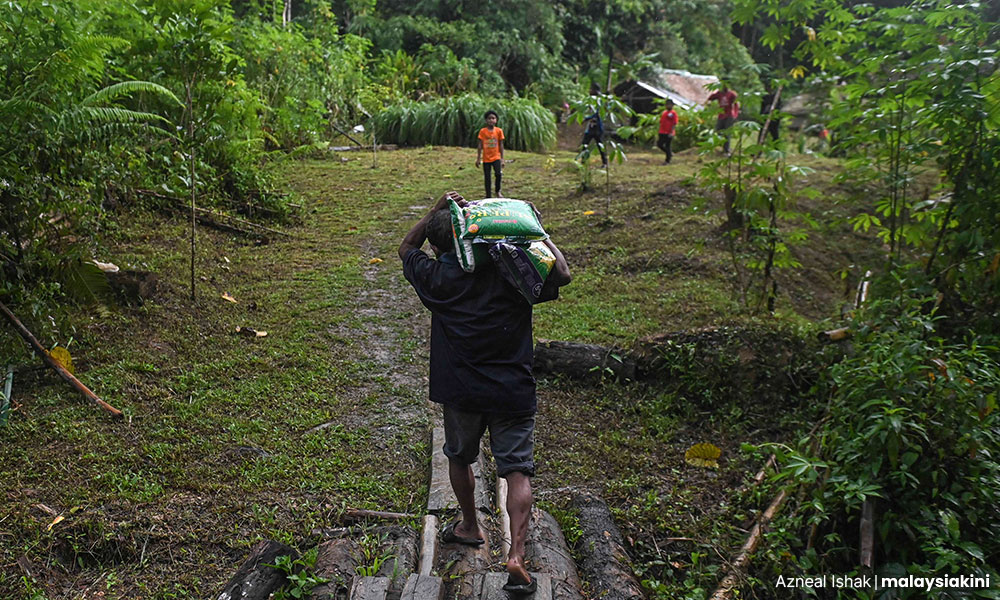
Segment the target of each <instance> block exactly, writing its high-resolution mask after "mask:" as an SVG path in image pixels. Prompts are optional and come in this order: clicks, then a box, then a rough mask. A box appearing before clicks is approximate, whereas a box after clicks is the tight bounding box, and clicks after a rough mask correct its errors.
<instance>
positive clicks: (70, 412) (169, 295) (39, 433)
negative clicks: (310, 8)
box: [0, 147, 867, 599]
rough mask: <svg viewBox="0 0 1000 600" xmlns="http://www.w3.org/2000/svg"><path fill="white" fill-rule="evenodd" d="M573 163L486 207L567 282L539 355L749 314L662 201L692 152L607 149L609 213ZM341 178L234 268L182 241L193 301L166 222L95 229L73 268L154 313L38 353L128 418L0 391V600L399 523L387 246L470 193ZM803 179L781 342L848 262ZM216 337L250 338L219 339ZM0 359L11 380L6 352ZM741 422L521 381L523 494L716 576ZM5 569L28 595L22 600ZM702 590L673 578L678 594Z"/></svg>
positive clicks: (422, 348)
mask: <svg viewBox="0 0 1000 600" xmlns="http://www.w3.org/2000/svg"><path fill="white" fill-rule="evenodd" d="M571 156H572V154H571V153H570V152H566V151H562V152H555V153H552V154H550V155H542V154H528V153H521V152H508V155H507V157H508V158H509V159H513V162H511V163H510V164H508V165H507V166H506V167H505V173H504V192H505V194H506V195H508V196H510V197H515V198H521V199H525V200H531V201H533V202H534V203H535V204H536V205H537V206H538V208H539V209H540V210H541V211H542V213H543V215H544V222H545V225H546V228H547V229H548V231H549V232H550V233H551V234H552V237H553V239H554V240H555V241H556V243H557V244H558V245H559V247H560V248H561V249H563V251H564V252H565V254H566V256H567V258H568V260H569V263H570V267H571V269H572V271H573V274H574V282H573V284H572V285H571V286H569V287H567V288H565V289H564V290H563V292H562V294H561V299H560V300H559V301H558V302H553V303H549V304H544V305H541V306H539V307H537V309H536V310H535V334H536V336H537V337H540V338H548V339H560V340H574V341H583V342H591V343H597V344H605V345H616V346H629V345H630V344H632V343H634V342H635V341H636V340H639V339H641V338H644V337H647V336H651V335H655V334H659V333H663V332H668V331H677V330H688V329H693V328H698V327H703V326H710V325H715V324H720V323H733V322H741V321H743V320H746V319H748V318H749V316H748V315H747V314H745V313H744V312H743V311H741V309H740V307H739V305H738V303H737V302H736V300H735V296H734V293H733V282H732V278H731V273H730V269H729V266H728V265H729V260H730V259H729V257H728V254H727V251H726V249H725V244H724V243H723V242H722V240H721V238H720V236H719V232H718V225H719V223H720V222H721V217H720V215H719V214H718V212H717V209H718V208H719V207H718V200H717V199H716V198H714V197H712V196H711V195H708V197H707V199H706V200H703V201H700V200H699V198H701V197H702V196H705V194H703V193H702V192H700V191H699V190H698V189H697V188H696V187H693V186H691V185H689V184H688V183H686V181H687V179H688V178H689V177H690V176H692V175H693V174H694V172H695V171H696V170H697V168H698V158H697V156H696V155H695V154H693V153H691V152H686V153H681V154H679V155H678V156H677V159H676V160H675V163H674V164H672V165H670V166H669V167H664V166H663V165H661V164H660V162H662V159H661V157H660V155H659V154H657V153H654V152H652V151H646V150H642V149H634V148H633V149H631V150H630V159H629V161H628V162H626V163H625V164H623V165H614V166H613V167H612V172H611V183H610V189H611V194H612V196H613V198H612V202H611V204H610V207H611V208H610V213H608V212H607V211H606V206H607V200H606V196H605V189H604V187H603V183H604V180H603V177H595V180H594V181H595V183H599V184H601V185H599V186H598V188H597V189H596V190H594V191H591V192H588V193H586V194H582V195H581V194H578V193H577V192H576V188H577V183H578V182H577V180H576V179H575V175H574V174H573V173H572V172H570V171H560V170H559V169H560V165H561V164H563V163H565V162H566V161H568V160H569V158H570V157H571ZM344 157H345V158H347V159H348V160H347V161H346V162H341V161H340V160H337V159H333V160H310V161H300V162H290V163H288V164H286V165H285V166H284V167H283V177H284V179H285V180H286V181H287V185H288V189H289V190H290V191H291V192H292V193H293V194H294V196H295V199H296V202H299V203H301V204H302V205H303V206H304V208H303V210H302V212H301V214H300V215H299V217H298V221H297V222H296V223H293V224H291V225H287V226H285V227H286V229H288V231H290V232H291V233H292V234H293V237H291V238H289V239H282V238H276V239H275V240H273V241H272V242H271V243H270V244H267V245H263V246H257V245H254V244H253V243H251V242H250V241H248V240H246V239H242V238H238V237H233V236H229V235H224V234H220V233H218V232H214V231H211V230H208V229H200V230H199V233H198V238H197V241H198V254H197V258H196V271H197V276H198V279H197V297H196V299H195V300H194V301H191V300H190V298H189V289H188V285H189V280H188V272H187V266H188V263H187V261H188V254H187V251H188V250H187V248H188V246H187V244H188V242H187V223H186V222H185V221H184V220H183V219H163V218H161V217H159V216H157V215H152V216H151V215H150V214H149V213H147V212H145V211H143V210H141V209H140V208H138V207H133V208H132V209H129V212H125V213H123V214H120V215H118V218H119V219H120V220H121V222H122V227H121V229H120V230H118V231H117V232H116V234H115V235H116V237H115V239H114V240H105V241H104V247H103V253H102V256H100V257H97V258H99V259H102V260H111V261H113V262H115V263H117V264H119V265H120V266H122V267H123V268H129V267H134V268H144V269H150V270H153V271H155V272H156V273H157V274H158V275H159V277H160V279H161V286H160V287H161V291H160V293H159V294H158V296H157V298H156V299H155V300H154V301H153V302H151V303H149V304H147V305H146V306H143V307H139V308H120V307H113V308H111V309H110V311H107V314H103V315H102V314H100V313H98V312H96V311H93V310H89V309H86V308H75V309H73V310H71V311H70V313H69V316H68V318H59V319H57V323H59V329H58V331H57V332H56V333H54V334H51V333H50V335H49V336H47V338H48V339H45V340H44V341H43V343H46V344H52V343H54V342H62V343H66V342H67V340H68V339H69V338H70V337H72V339H73V344H72V345H71V347H70V349H71V351H72V353H73V355H74V359H75V360H77V361H78V362H79V363H80V365H81V367H80V368H79V369H78V375H79V377H80V378H81V380H82V381H83V382H84V383H85V384H87V385H89V386H90V387H91V388H92V389H93V390H94V391H95V392H97V393H98V394H99V395H101V396H102V397H103V398H104V399H105V400H107V401H108V402H110V403H111V404H113V405H115V406H117V407H119V408H121V409H122V410H123V411H125V413H126V419H125V420H123V421H112V420H111V419H109V418H108V416H107V415H106V414H105V413H103V412H101V411H100V410H99V409H97V408H95V407H94V406H91V405H89V404H87V403H86V402H85V401H84V400H82V399H81V398H80V397H79V396H77V395H76V394H75V393H74V392H73V391H72V390H70V389H69V388H68V387H67V386H65V385H64V384H63V383H62V382H61V381H59V380H57V379H56V378H55V377H53V376H52V375H50V374H48V373H45V372H32V373H29V374H24V375H19V376H18V378H17V379H16V380H15V383H14V398H15V401H16V403H17V405H18V406H19V409H18V410H17V411H16V412H14V413H13V414H12V417H11V423H10V425H9V426H8V427H6V428H3V429H2V430H0V488H2V489H3V490H4V493H2V494H0V597H3V598H28V597H31V593H32V592H30V591H29V590H32V589H34V590H43V591H44V593H45V594H47V597H49V598H51V599H54V598H74V597H78V594H79V593H81V592H80V590H83V589H85V588H87V586H90V585H92V584H93V583H94V582H95V581H100V582H101V583H100V586H101V587H102V588H103V591H104V592H105V598H139V597H142V598H146V599H167V598H204V597H208V596H211V595H212V594H214V593H217V592H218V590H219V589H221V586H222V585H223V584H224V583H225V581H226V580H227V579H228V578H229V577H230V576H231V575H232V574H233V573H234V572H235V570H236V568H237V567H238V563H239V562H240V561H241V560H242V557H243V556H245V554H246V551H247V548H249V547H250V546H251V545H252V544H253V543H254V542H255V541H258V540H260V539H264V538H273V539H279V540H282V541H286V542H288V543H292V544H295V545H298V546H300V548H302V549H304V548H305V547H307V546H308V545H309V544H311V543H314V542H315V539H314V538H313V536H312V535H311V533H310V532H311V530H312V529H313V528H314V527H324V526H336V525H338V524H340V522H339V510H340V509H341V508H342V507H359V508H373V509H380V510H392V511H401V512H415V513H418V514H419V513H422V511H423V506H424V503H425V502H426V486H427V484H426V477H427V469H428V444H429V441H428V439H427V428H428V426H429V423H430V420H431V416H432V413H431V412H430V409H429V408H428V407H427V403H426V400H425V393H426V392H425V383H424V382H423V379H422V378H423V376H424V375H425V374H426V353H427V349H426V338H427V329H428V324H429V318H428V315H427V313H426V310H425V309H424V308H423V307H422V306H421V305H420V304H419V302H418V301H417V299H416V297H415V296H414V294H413V293H412V290H410V289H409V287H408V285H407V284H406V282H405V280H404V279H403V277H402V273H401V269H400V265H399V261H398V258H397V257H396V248H397V246H398V243H399V241H400V239H401V238H402V236H403V234H404V233H405V232H406V231H407V229H408V228H409V227H410V226H411V225H412V223H414V222H415V221H416V220H417V219H418V218H419V217H420V216H422V214H423V213H424V211H425V210H426V207H428V206H430V205H431V204H432V202H433V200H434V199H435V198H436V197H437V196H438V195H440V194H441V193H443V192H445V191H447V190H450V189H455V190H458V191H459V192H461V193H463V194H464V195H465V196H466V197H468V198H477V197H479V194H480V187H481V186H482V173H481V171H480V170H477V169H475V168H474V165H473V163H474V160H475V152H474V151H471V150H469V149H461V148H441V147H424V148H416V149H409V150H402V151H398V152H386V153H380V154H379V155H378V166H377V167H376V168H373V167H372V156H371V155H370V154H359V153H345V154H344ZM808 160H809V161H811V162H813V163H816V164H819V165H821V166H823V167H824V168H825V169H826V170H827V171H829V172H832V170H833V169H835V165H834V163H831V162H830V161H827V160H826V159H815V158H809V159H808ZM824 177H826V175H824ZM820 183H821V184H823V185H826V186H827V190H828V191H829V192H830V194H829V195H828V196H827V197H826V199H827V202H828V203H827V204H825V205H816V206H814V207H812V208H813V209H814V212H817V213H818V212H821V211H826V212H825V213H824V214H825V215H826V218H825V220H824V228H823V230H822V231H820V232H817V233H816V234H815V236H814V238H813V239H812V241H811V242H810V248H812V250H810V252H804V253H803V255H802V257H801V258H802V260H803V263H804V267H803V269H801V270H800V271H798V272H794V273H790V274H785V275H783V276H782V279H781V286H782V287H781V289H782V294H783V295H782V298H781V302H780V309H781V310H782V311H783V313H784V314H785V315H786V317H785V320H791V321H800V320H808V319H814V318H818V317H822V316H825V315H828V314H833V313H834V311H835V309H836V306H835V305H836V300H837V299H838V297H839V294H840V293H841V292H840V288H839V286H840V285H842V284H840V283H839V281H838V280H837V279H836V278H835V277H834V274H833V273H834V271H835V270H836V269H838V268H841V267H843V266H846V265H847V264H850V262H851V259H852V257H853V258H855V259H856V257H857V256H858V255H859V253H860V252H863V250H861V251H859V245H860V244H861V243H862V242H864V243H867V241H865V240H861V241H859V239H858V238H856V237H853V236H851V235H850V234H848V233H846V232H845V229H844V226H843V224H842V220H841V217H842V213H843V211H845V210H847V209H846V208H844V207H840V206H838V205H836V204H833V203H832V202H831V201H829V198H831V197H834V196H835V195H836V193H837V189H836V188H835V187H834V186H832V185H830V184H829V183H828V181H827V180H826V179H822V180H821V181H820ZM590 210H593V211H595V212H594V214H591V215H587V214H584V213H585V211H590ZM374 258H379V259H382V262H374V263H372V262H371V260H372V259H374ZM227 259H228V261H227ZM223 293H228V294H231V295H232V296H233V297H234V298H236V299H237V301H238V302H237V303H235V304H233V303H230V302H226V301H225V300H223V299H222V298H221V295H222V294H223ZM800 298H805V299H806V300H800ZM15 308H16V307H15ZM28 325H29V326H33V327H36V329H37V332H38V333H39V334H41V333H42V332H52V328H51V327H48V326H44V327H43V326H42V325H41V324H39V323H28ZM237 326H248V327H253V328H256V329H262V330H266V331H267V332H268V336H267V337H265V338H260V339H248V338H245V337H242V336H238V335H236V334H235V333H234V331H235V328H236V327H237ZM8 334H9V330H6V331H5V333H4V335H8ZM56 338H57V339H56ZM0 348H4V349H10V350H11V353H13V354H15V361H16V362H18V363H20V364H23V365H28V364H34V359H30V358H28V357H27V356H26V352H25V350H24V347H23V345H21V344H20V342H19V341H17V340H15V339H14V338H12V337H11V338H8V339H4V340H0ZM752 422H753V420H752V419H750V418H744V417H743V416H740V417H739V418H734V417H733V416H732V415H730V414H729V413H726V412H724V411H722V412H719V411H718V410H717V409H715V408H711V407H701V406H693V405H692V402H690V401H688V400H687V399H686V398H684V397H681V396H678V395H676V394H672V393H670V392H664V391H663V390H656V389H650V388H647V387H642V386H626V387H621V386H616V385H612V384H610V383H607V384H603V385H598V386H596V387H595V386H581V385H579V383H578V382H573V381H562V380H551V381H547V382H543V383H542V386H541V388H540V414H539V431H538V458H539V462H540V464H541V465H542V470H541V471H540V474H539V477H538V479H537V486H538V488H539V490H540V491H539V497H540V498H541V499H542V500H543V501H544V502H545V503H546V505H547V506H551V507H553V509H554V510H557V511H559V512H560V514H561V515H563V517H561V518H563V519H564V520H565V522H571V521H572V515H570V514H569V513H568V512H567V509H566V504H565V500H566V498H565V497H563V496H562V495H560V494H558V493H554V492H553V493H547V492H546V490H556V489H559V488H562V487H564V486H592V487H596V488H597V489H599V490H600V491H602V492H603V493H604V494H605V496H606V497H607V499H608V501H609V503H610V504H611V505H612V507H613V509H614V510H615V511H616V514H617V515H618V516H619V518H620V519H621V522H622V524H623V528H624V529H625V530H626V533H627V534H628V535H629V536H630V538H631V539H633V540H635V541H636V546H635V547H634V548H633V551H634V552H635V553H636V554H637V555H638V556H639V557H641V558H642V559H643V560H646V561H652V560H653V559H655V558H656V555H655V553H654V552H653V550H652V548H654V547H655V546H656V543H655V542H656V539H658V538H659V537H663V536H671V535H672V536H684V537H696V538H697V539H698V540H699V542H698V544H696V545H695V547H692V548H688V547H682V548H681V549H680V550H678V552H681V553H682V554H685V555H686V556H687V558H686V559H683V560H680V559H678V560H679V562H683V563H685V564H688V565H691V563H692V560H691V556H690V555H691V554H692V553H698V552H704V553H708V554H710V555H711V560H710V561H709V564H714V565H716V566H717V565H718V557H717V556H716V555H715V554H713V553H711V552H709V551H708V550H707V548H712V549H715V550H718V552H719V553H721V554H723V555H725V554H728V553H729V551H730V549H731V548H732V547H733V546H734V545H738V544H739V542H740V537H741V535H742V534H741V533H740V532H739V531H738V530H735V529H733V526H734V525H737V523H735V522H734V518H733V517H734V514H738V513H739V511H741V510H744V508H743V507H740V506H737V504H738V503H737V502H736V501H735V500H731V499H727V498H728V496H727V494H729V491H730V490H731V488H732V487H735V485H737V484H738V483H739V481H740V480H741V478H742V477H743V474H744V473H745V472H746V471H749V470H755V463H754V462H753V461H754V460H756V458H755V457H751V456H744V455H743V454H742V453H741V452H740V450H739V442H740V441H742V440H743V439H744V438H745V437H746V432H747V431H748V430H749V427H750V423H752ZM325 424H328V425H327V426H325V427H323V428H320V429H314V428H316V427H317V426H321V425H325ZM704 440H719V441H718V442H717V443H718V444H719V445H720V446H723V448H724V452H725V454H724V456H725V457H726V459H727V460H726V461H725V462H724V466H723V469H722V470H721V471H720V472H719V474H718V475H717V476H716V477H712V476H711V475H710V474H707V473H705V472H702V471H699V470H695V469H693V468H691V467H687V466H685V465H684V464H683V461H682V460H681V459H679V456H682V455H683V450H684V449H685V448H686V447H687V445H690V443H693V442H694V441H704ZM37 505H44V506H46V507H49V508H50V509H52V510H53V511H55V512H56V513H57V514H61V515H63V516H64V517H65V520H64V521H62V522H61V523H59V524H56V525H54V526H53V527H52V528H51V530H50V529H48V525H49V523H51V522H52V520H53V517H52V515H50V514H49V513H48V512H46V511H44V510H42V509H39V508H38V506H37ZM695 507H696V508H695ZM143 549H144V552H143ZM671 552H673V550H672V551H671ZM116 553H117V554H116ZM675 554H676V553H675ZM675 554H672V555H671V556H673V557H674V558H677V556H679V555H675ZM140 555H141V560H140ZM22 556H24V557H27V559H28V560H29V561H30V562H31V564H32V565H34V567H35V569H34V571H33V572H35V573H36V574H37V575H36V577H37V581H36V582H30V581H29V582H28V583H24V582H23V581H22V576H23V575H24V573H23V572H22V571H21V569H20V568H19V567H18V566H17V560H18V559H19V558H21V557H22ZM80 556H83V557H84V559H83V560H82V564H81V561H80V560H77V558H79V557H80ZM661 558H662V557H661ZM706 560H707V559H706ZM712 561H714V562H712ZM643 564H644V563H643ZM685 573H688V574H691V577H693V579H691V577H688V578H687V579H685V577H687V575H684V574H685ZM713 573H714V571H713V570H712V569H710V568H708V567H704V566H702V567H697V568H691V567H685V568H684V569H681V570H680V572H679V573H678V574H677V576H678V577H679V580H678V581H680V582H681V583H683V582H684V581H688V580H690V581H691V582H692V583H691V585H692V586H693V585H697V584H699V583H703V582H707V581H709V580H711V578H712V575H713ZM681 583H678V584H677V585H681ZM684 585H687V584H684ZM671 589H674V590H675V591H676V590H677V589H680V588H677V587H675V588H671Z"/></svg>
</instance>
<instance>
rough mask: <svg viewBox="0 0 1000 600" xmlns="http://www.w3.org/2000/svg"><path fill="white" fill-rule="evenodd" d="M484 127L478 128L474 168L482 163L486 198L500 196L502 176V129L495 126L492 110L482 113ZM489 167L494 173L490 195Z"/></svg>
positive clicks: (495, 115) (494, 116)
mask: <svg viewBox="0 0 1000 600" xmlns="http://www.w3.org/2000/svg"><path fill="white" fill-rule="evenodd" d="M483 118H485V119H486V127H483V128H482V129H480V130H479V145H478V146H477V147H476V168H477V169H478V168H479V165H480V164H482V165H483V182H484V183H485V184H486V196H485V197H486V198H500V197H501V196H500V178H501V177H502V176H503V139H504V138H503V129H500V128H499V127H497V114H496V113H495V112H493V111H492V110H488V111H486V114H485V115H483ZM490 169H492V170H493V173H494V174H495V175H496V181H497V185H496V188H495V189H496V191H497V192H496V195H495V196H491V195H490Z"/></svg>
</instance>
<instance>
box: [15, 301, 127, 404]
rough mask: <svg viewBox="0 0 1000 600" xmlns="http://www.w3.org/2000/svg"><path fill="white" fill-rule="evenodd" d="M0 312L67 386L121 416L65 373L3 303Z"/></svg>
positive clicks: (78, 381) (70, 374)
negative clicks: (67, 383)
mask: <svg viewBox="0 0 1000 600" xmlns="http://www.w3.org/2000/svg"><path fill="white" fill-rule="evenodd" d="M0 312H2V313H3V315H4V316H5V317H7V320H8V321H10V323H11V325H13V326H14V329H16V330H17V332H18V333H19V334H20V335H21V337H22V338H24V340H25V341H26V342H28V345H29V346H31V349H32V350H34V351H35V354H37V355H38V356H39V357H41V359H42V361H44V362H45V364H46V365H48V366H49V367H50V368H51V369H52V370H53V371H55V372H56V373H58V374H59V376H60V377H62V378H63V379H65V380H66V381H67V382H69V384H70V385H71V386H73V387H74V388H75V389H76V391H78V392H80V393H81V394H83V395H84V396H85V397H86V398H87V399H89V400H92V401H93V402H94V403H95V404H97V405H98V406H100V407H101V408H103V409H104V410H106V411H108V412H109V413H111V414H112V415H113V416H115V417H121V416H122V411H120V410H118V409H117V408H115V407H114V406H111V405H110V404H108V403H107V402H105V401H104V400H101V399H100V397H98V395H97V394H95V393H94V392H92V391H90V388H88V387H87V386H85V385H83V383H81V382H80V380H79V379H77V378H76V377H74V376H73V375H72V373H70V372H69V371H67V370H66V369H65V367H63V366H62V365H61V364H59V362H58V361H56V360H54V359H53V358H52V357H51V356H50V355H49V353H48V351H47V350H46V349H45V348H44V347H43V346H42V345H41V344H40V343H39V342H38V340H37V339H35V336H34V335H32V333H31V332H30V331H28V328H27V327H25V326H24V325H22V324H21V321H19V320H18V319H17V317H15V316H14V313H12V312H10V310H9V309H8V308H7V307H6V306H5V305H4V303H3V302H0Z"/></svg>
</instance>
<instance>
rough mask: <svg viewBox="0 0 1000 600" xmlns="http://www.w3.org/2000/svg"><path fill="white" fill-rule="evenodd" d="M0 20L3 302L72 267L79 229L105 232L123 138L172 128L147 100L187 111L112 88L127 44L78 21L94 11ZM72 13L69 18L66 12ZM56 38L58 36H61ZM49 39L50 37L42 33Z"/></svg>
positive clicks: (159, 92)
mask: <svg viewBox="0 0 1000 600" xmlns="http://www.w3.org/2000/svg"><path fill="white" fill-rule="evenodd" d="M19 9H20V10H18V11H13V10H6V11H0V47H3V48H4V50H5V51H4V53H3V55H4V57H5V58H4V62H3V64H2V65H0V70H2V71H3V72H4V74H5V76H4V78H3V81H2V83H0V98H3V100H0V120H2V121H3V122H4V123H5V124H6V125H7V128H6V130H5V135H4V136H3V137H2V138H0V173H2V174H3V175H2V177H0V205H2V207H3V208H2V210H0V262H2V265H3V269H2V274H3V285H2V287H0V293H5V294H9V293H13V291H14V289H15V288H16V287H17V286H19V285H21V284H23V283H26V282H28V281H32V280H37V278H38V277H39V276H40V275H51V274H53V272H55V271H58V270H59V269H60V266H61V264H62V266H65V263H66V261H65V260H63V259H64V258H66V257H68V256H70V255H71V249H72V248H73V247H74V246H76V245H78V244H81V243H86V240H81V239H80V237H79V236H78V235H76V234H77V233H78V231H79V230H86V231H91V232H93V231H97V230H100V228H101V220H102V219H101V217H102V214H103V210H104V209H103V206H102V204H103V201H104V199H105V195H106V193H107V192H108V182H107V180H106V179H104V178H103V177H105V176H107V175H108V174H109V167H110V160H111V159H112V158H114V157H115V155H116V154H117V151H116V150H113V148H116V147H118V145H119V144H120V142H121V140H122V139H129V138H131V137H133V136H136V135H145V136H148V137H150V138H159V139H163V138H165V137H166V136H167V135H169V134H168V133H167V131H165V130H164V128H161V127H150V125H157V126H163V125H167V124H169V122H168V120H167V119H165V118H164V117H163V116H161V115H160V114H155V113H153V112H149V111H146V110H142V105H141V104H140V103H139V101H138V100H137V99H138V98H140V97H157V96H158V97H160V98H163V99H165V101H166V105H167V106H179V105H180V102H179V101H178V99H177V98H176V96H174V95H173V94H172V93H171V92H170V91H169V90H168V89H166V88H164V87H162V86H160V85H157V84H155V83H151V82H145V81H134V80H125V81H118V82H117V83H110V84H108V79H109V73H108V71H109V69H108V67H107V61H108V57H109V56H110V55H112V54H113V53H114V52H118V51H121V50H122V49H124V48H126V47H127V46H128V45H129V44H128V42H127V41H125V40H123V39H121V38H117V37H112V36H108V35H101V34H99V33H97V32H96V31H94V29H93V26H92V24H90V23H89V22H88V21H86V20H84V19H82V18H80V19H79V20H77V19H75V18H73V17H76V16H77V15H78V14H79V13H78V12H77V11H81V12H82V13H85V12H86V9H87V7H86V6H83V7H79V6H68V7H60V6H56V5H53V4H49V3H31V4H28V5H26V6H23V7H19ZM63 11H65V12H63ZM52 30H54V31H55V33H53V34H51V35H50V34H49V33H52ZM43 31H45V32H49V33H44V34H43Z"/></svg>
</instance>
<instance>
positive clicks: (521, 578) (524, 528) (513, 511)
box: [507, 471, 532, 583]
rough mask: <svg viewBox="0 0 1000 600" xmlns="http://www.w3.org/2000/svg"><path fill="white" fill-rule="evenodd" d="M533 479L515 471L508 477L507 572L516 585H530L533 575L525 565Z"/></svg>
mask: <svg viewBox="0 0 1000 600" xmlns="http://www.w3.org/2000/svg"><path fill="white" fill-rule="evenodd" d="M531 501H532V499H531V478H530V477H528V476H527V475H525V474H524V473H521V472H519V471H515V472H513V473H509V474H508V475H507V515H508V516H509V517H510V553H509V554H508V555H507V572H508V573H509V574H510V575H512V576H513V578H514V580H515V582H516V583H528V582H530V581H531V575H529V574H528V569H527V568H526V567H525V564H524V543H525V540H526V539H527V538H528V520H529V519H530V517H531Z"/></svg>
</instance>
